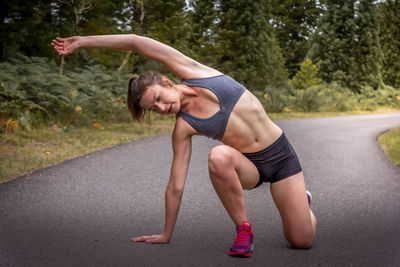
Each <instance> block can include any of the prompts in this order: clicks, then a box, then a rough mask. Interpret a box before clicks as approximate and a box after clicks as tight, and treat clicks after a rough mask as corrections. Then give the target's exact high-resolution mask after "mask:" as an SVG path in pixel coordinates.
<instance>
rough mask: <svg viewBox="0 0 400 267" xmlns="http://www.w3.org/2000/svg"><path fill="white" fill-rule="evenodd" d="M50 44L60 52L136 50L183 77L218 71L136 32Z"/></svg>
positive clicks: (209, 74)
mask: <svg viewBox="0 0 400 267" xmlns="http://www.w3.org/2000/svg"><path fill="white" fill-rule="evenodd" d="M52 45H53V47H54V49H55V50H56V51H57V53H58V54H59V55H68V54H71V53H73V52H74V51H75V50H77V49H78V48H81V47H96V48H107V49H116V50H125V51H135V52H137V53H139V54H141V55H143V56H145V57H148V58H151V59H154V60H156V61H158V62H161V63H162V64H164V65H165V66H166V67H167V68H169V69H170V70H171V71H172V72H174V73H175V74H177V75H178V76H179V77H181V78H182V79H192V78H205V77H210V76H215V75H219V74H221V73H220V72H219V71H217V70H215V69H213V68H210V67H208V66H205V65H203V64H201V63H199V62H197V61H195V60H194V59H192V58H190V57H188V56H185V55H184V54H182V53H181V52H179V51H178V50H176V49H175V48H173V47H170V46H168V45H166V44H163V43H161V42H158V41H156V40H154V39H151V38H148V37H143V36H138V35H135V34H120V35H95V36H73V37H69V38H59V37H57V38H56V40H53V42H52Z"/></svg>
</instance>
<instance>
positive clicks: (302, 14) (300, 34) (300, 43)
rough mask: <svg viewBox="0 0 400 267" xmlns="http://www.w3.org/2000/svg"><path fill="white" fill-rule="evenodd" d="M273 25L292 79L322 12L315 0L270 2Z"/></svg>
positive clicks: (276, 0) (305, 52) (275, 0)
mask: <svg viewBox="0 0 400 267" xmlns="http://www.w3.org/2000/svg"><path fill="white" fill-rule="evenodd" d="M271 2H272V15H273V24H274V28H275V29H276V37H277V39H278V42H279V46H280V47H281V48H282V54H283V57H284V59H285V66H286V68H287V69H288V71H289V75H290V77H293V76H294V75H295V74H296V72H297V71H298V70H299V65H300V63H301V62H302V61H303V60H304V58H305V56H306V54H307V52H308V49H309V46H310V44H309V41H308V39H309V37H310V35H311V34H312V32H313V31H314V30H315V28H316V26H317V20H318V18H319V16H320V14H321V12H322V9H321V6H320V1H317V0H279V1H278V0H272V1H271Z"/></svg>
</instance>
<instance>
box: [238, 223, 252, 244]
mask: <svg viewBox="0 0 400 267" xmlns="http://www.w3.org/2000/svg"><path fill="white" fill-rule="evenodd" d="M237 233H238V235H237V237H236V238H235V242H236V243H237V244H247V243H248V242H249V235H250V231H248V230H247V228H246V227H239V229H238V230H237Z"/></svg>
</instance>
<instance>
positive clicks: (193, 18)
mask: <svg viewBox="0 0 400 267" xmlns="http://www.w3.org/2000/svg"><path fill="white" fill-rule="evenodd" d="M189 5H190V9H189V18H190V24H191V27H192V31H191V35H190V43H191V45H192V50H193V52H194V53H195V54H196V55H197V58H196V59H197V60H199V61H200V62H202V63H204V64H206V65H208V66H212V67H217V66H216V55H217V51H216V49H215V48H216V47H215V37H216V32H217V31H218V24H217V21H218V14H217V1H216V0H191V1H189Z"/></svg>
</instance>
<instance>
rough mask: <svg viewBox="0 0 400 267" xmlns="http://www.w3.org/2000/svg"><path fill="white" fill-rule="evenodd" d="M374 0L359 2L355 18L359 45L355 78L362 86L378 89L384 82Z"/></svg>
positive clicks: (356, 48)
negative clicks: (381, 71)
mask: <svg viewBox="0 0 400 267" xmlns="http://www.w3.org/2000/svg"><path fill="white" fill-rule="evenodd" d="M374 2H375V1H374V0H363V1H360V2H359V4H358V9H357V11H358V13H357V16H356V18H355V22H356V25H357V29H356V38H357V45H356V47H355V49H354V50H355V51H354V53H355V55H356V63H357V64H356V66H355V67H356V70H355V74H354V75H355V76H354V77H353V79H355V80H356V81H357V83H358V84H359V85H360V86H361V87H364V86H371V87H373V88H375V89H376V88H379V87H380V86H382V85H383V84H382V80H381V75H380V69H381V61H382V57H381V50H380V47H379V39H378V23H377V16H376V7H375V5H374Z"/></svg>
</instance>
